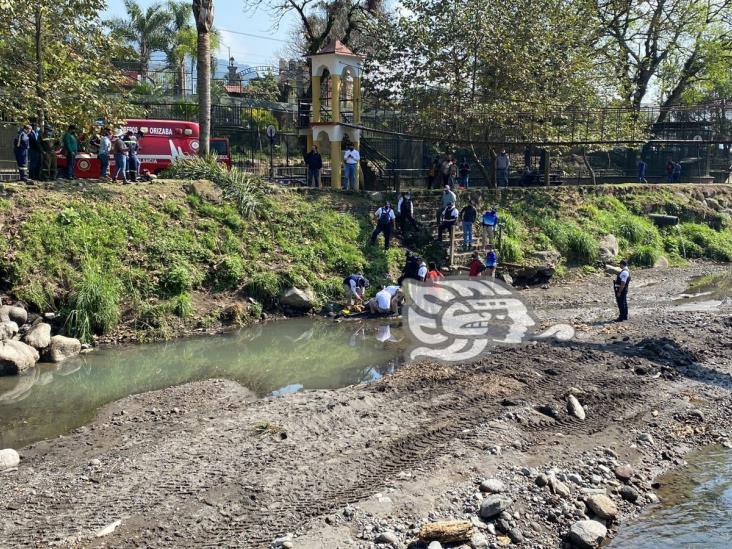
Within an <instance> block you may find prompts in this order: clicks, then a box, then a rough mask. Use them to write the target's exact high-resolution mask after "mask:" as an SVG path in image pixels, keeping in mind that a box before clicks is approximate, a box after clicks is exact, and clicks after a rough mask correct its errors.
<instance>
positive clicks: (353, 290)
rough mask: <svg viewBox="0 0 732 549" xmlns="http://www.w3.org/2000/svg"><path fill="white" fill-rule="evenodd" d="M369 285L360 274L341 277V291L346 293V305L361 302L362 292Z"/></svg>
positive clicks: (349, 305)
mask: <svg viewBox="0 0 732 549" xmlns="http://www.w3.org/2000/svg"><path fill="white" fill-rule="evenodd" d="M368 287H369V281H368V279H367V278H366V277H364V276H362V275H360V274H352V275H350V276H347V277H346V278H344V279H343V291H344V293H345V295H346V306H348V307H351V306H353V305H354V304H355V303H362V302H363V294H364V293H365V292H366V288H368Z"/></svg>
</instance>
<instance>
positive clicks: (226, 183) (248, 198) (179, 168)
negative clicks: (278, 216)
mask: <svg viewBox="0 0 732 549" xmlns="http://www.w3.org/2000/svg"><path fill="white" fill-rule="evenodd" d="M163 177H166V178H171V179H189V180H197V179H206V180H208V181H211V182H212V183H214V184H215V185H217V186H218V187H220V188H221V190H222V191H223V195H224V198H225V199H227V200H229V201H230V202H231V203H232V204H233V205H234V207H236V209H237V211H238V212H239V214H240V215H241V216H242V217H244V218H251V217H252V216H253V215H254V214H255V212H257V211H258V210H259V208H260V206H262V203H263V199H264V187H265V183H264V181H263V180H262V179H260V178H258V177H255V176H252V175H250V174H247V173H244V172H242V171H239V170H237V169H236V168H234V169H232V170H228V169H227V168H226V166H225V165H224V164H222V163H220V162H219V161H218V160H217V157H216V155H215V154H213V155H209V156H208V157H206V158H201V157H199V156H187V157H184V158H180V159H178V160H176V161H175V162H173V164H171V166H170V167H169V168H168V169H167V170H165V172H164V173H163Z"/></svg>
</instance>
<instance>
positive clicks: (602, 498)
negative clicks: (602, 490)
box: [586, 494, 618, 520]
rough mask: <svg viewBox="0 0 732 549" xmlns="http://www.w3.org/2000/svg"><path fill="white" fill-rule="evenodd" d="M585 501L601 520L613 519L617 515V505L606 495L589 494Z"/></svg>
mask: <svg viewBox="0 0 732 549" xmlns="http://www.w3.org/2000/svg"><path fill="white" fill-rule="evenodd" d="M586 503H587V507H589V509H590V511H592V512H593V513H594V514H595V515H597V516H598V517H599V518H601V519H603V520H613V519H614V518H615V517H617V516H618V506H617V505H615V503H614V502H613V500H611V499H610V498H609V497H607V496H606V495H603V494H596V495H593V496H590V497H589V498H587V502H586Z"/></svg>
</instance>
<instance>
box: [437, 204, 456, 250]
mask: <svg viewBox="0 0 732 549" xmlns="http://www.w3.org/2000/svg"><path fill="white" fill-rule="evenodd" d="M458 217H460V212H458V210H457V208H456V207H455V204H454V203H453V202H450V203H449V204H448V205H447V206H446V207H445V209H444V210H443V211H442V215H441V218H442V223H440V226H439V227H438V229H437V240H438V241H440V240H442V233H443V232H445V231H446V230H447V231H449V230H451V229H452V228H453V227H454V226H455V223H457V220H458Z"/></svg>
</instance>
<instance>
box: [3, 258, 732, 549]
mask: <svg viewBox="0 0 732 549" xmlns="http://www.w3.org/2000/svg"><path fill="white" fill-rule="evenodd" d="M725 271H728V268H727V267H724V266H714V265H708V264H706V265H704V264H702V265H695V266H692V267H690V268H688V269H671V270H667V269H651V270H638V271H636V272H635V273H634V279H633V280H634V282H633V287H634V289H635V292H636V293H635V294H633V296H632V297H631V320H630V321H629V322H628V323H623V324H608V323H605V322H603V320H609V319H611V318H613V314H614V311H613V310H612V308H611V307H609V306H608V304H607V302H606V301H605V300H608V299H609V298H610V296H609V291H608V289H607V288H608V284H609V283H610V280H609V278H608V277H604V276H600V275H596V276H590V277H585V278H583V279H581V280H578V281H574V282H567V284H566V286H565V287H564V288H559V287H556V288H551V289H549V290H541V289H538V288H537V289H532V290H527V291H525V292H523V293H522V295H523V296H524V297H525V298H526V299H527V300H529V301H530V302H531V303H532V304H534V305H535V306H536V307H537V309H538V310H537V314H538V316H539V317H540V318H541V319H542V320H544V321H546V322H547V323H549V322H553V321H555V320H563V321H566V320H567V319H576V321H573V322H572V323H573V325H574V326H575V329H576V331H577V336H576V338H575V340H573V341H571V342H566V343H560V342H552V343H550V342H537V343H533V344H528V345H524V346H520V347H515V348H501V349H496V350H495V351H493V352H492V353H490V354H489V355H488V356H485V357H484V358H483V359H482V360H481V361H479V362H477V363H474V364H465V365H452V366H444V365H438V364H431V363H419V364H413V365H410V366H407V367H405V368H403V369H401V370H399V371H397V372H396V373H395V374H394V375H391V376H389V377H387V378H384V379H383V380H381V381H378V382H376V383H374V384H371V385H366V386H361V385H359V386H355V387H350V388H345V389H341V390H337V391H313V392H304V393H297V394H290V395H285V396H282V397H278V398H265V399H263V400H259V401H256V402H252V401H251V398H250V393H249V391H248V390H247V389H245V388H243V387H241V386H240V385H238V384H236V383H234V382H231V381H220V380H211V381H205V382H197V383H192V384H187V385H183V386H180V387H175V388H169V389H165V390H162V391H155V392H151V393H145V394H142V395H136V396H132V397H128V398H125V399H123V400H120V401H118V402H116V403H114V404H111V405H109V406H107V407H105V408H104V409H103V410H102V411H101V412H100V413H99V415H98V417H97V419H96V420H95V421H94V422H92V423H91V424H90V425H88V426H87V427H84V428H81V429H78V430H77V431H76V432H74V433H72V434H70V435H68V436H64V437H60V438H58V439H54V440H50V441H44V442H39V443H36V444H33V445H31V446H28V447H26V448H23V449H21V457H22V461H21V464H20V467H19V469H18V470H17V471H16V472H11V473H6V474H5V475H3V478H2V480H3V487H4V489H3V491H2V493H0V507H2V508H4V509H6V510H7V511H6V512H5V513H3V515H2V516H0V535H1V537H2V539H3V540H5V541H6V542H7V543H9V544H10V545H11V546H17V545H24V544H30V545H33V544H35V545H45V544H51V543H53V544H55V545H59V546H82V547H87V546H88V547H93V546H101V545H104V546H110V547H122V546H132V545H134V544H136V543H144V544H146V545H154V546H156V547H166V546H167V547H181V546H202V545H236V546H241V547H266V546H268V545H269V544H270V543H272V542H273V541H274V540H275V539H276V538H279V537H281V536H283V535H286V534H288V533H291V534H292V538H293V541H292V544H293V545H292V546H294V547H297V548H303V547H323V548H326V547H327V548H332V547H339V546H340V547H346V546H352V547H364V548H365V547H374V546H375V543H376V542H377V540H382V541H388V542H390V543H392V542H393V544H394V545H395V546H406V545H407V544H409V543H417V540H418V530H419V528H420V526H421V525H422V524H424V523H427V522H433V521H437V520H446V519H466V520H469V521H471V522H472V524H473V525H474V527H473V529H474V531H473V533H472V534H473V535H472V542H470V543H472V545H473V546H474V547H486V546H490V545H495V546H499V545H503V544H511V543H513V544H521V545H522V546H527V547H556V546H558V545H559V544H560V540H561V539H563V538H564V537H565V536H566V535H567V534H568V532H569V531H570V528H571V527H572V525H574V524H575V523H576V522H578V521H581V520H585V519H586V518H588V517H596V515H597V510H596V509H595V510H594V511H593V510H588V508H587V504H588V503H589V501H588V503H586V500H588V498H594V500H598V498H596V497H595V496H597V495H599V491H601V490H604V492H605V493H606V494H607V496H608V498H609V499H610V500H611V501H610V505H607V502H603V501H602V498H600V499H599V500H598V501H600V503H602V504H603V505H602V506H603V508H604V511H602V512H603V513H606V515H607V516H608V517H611V516H612V519H610V520H603V522H606V524H607V526H608V531H607V537H612V535H613V534H614V532H616V531H617V525H618V524H619V522H621V521H622V520H624V519H625V518H627V517H629V516H634V515H636V514H638V513H639V512H640V511H641V510H642V509H643V508H644V507H645V506H646V505H649V504H650V503H651V502H652V501H653V500H654V497H655V496H654V493H653V486H652V483H653V479H654V478H655V476H656V475H657V474H658V473H660V472H661V471H663V470H666V469H669V468H671V467H675V466H678V465H680V464H681V463H682V462H683V455H684V454H685V453H686V452H687V451H689V450H690V449H693V448H696V447H698V446H700V445H704V444H708V443H712V442H716V443H729V441H730V434H732V431H731V430H730V429H732V425H731V422H732V420H731V419H730V418H729V414H728V410H729V406H730V404H732V399H731V398H730V392H729V391H730V387H731V386H732V383H730V380H731V379H732V378H731V376H732V336H731V335H730V334H731V331H730V327H731V326H730V316H729V315H730V308H729V300H728V299H727V300H726V301H722V302H721V303H718V304H717V305H714V306H711V305H709V304H705V303H704V296H701V297H699V299H701V301H697V300H695V299H694V298H691V299H684V298H682V299H681V300H680V301H679V300H677V299H676V298H679V297H680V293H684V290H685V288H686V286H687V284H688V283H689V281H690V280H691V278H692V277H696V276H699V275H702V274H714V273H719V272H725ZM700 293H704V292H700ZM598 299H599V300H603V301H602V302H598V301H597V300H598ZM692 304H697V305H698V307H694V306H689V305H692ZM588 311H589V312H588ZM292 352H297V350H296V349H293V351H292ZM570 394H573V395H575V397H576V398H577V399H578V401H579V402H580V403H581V405H582V406H583V408H584V412H585V414H586V418H585V419H584V420H579V419H578V418H577V417H574V416H571V415H569V414H568V413H567V411H566V410H567V399H568V395H570ZM626 465H629V466H630V469H628V468H626V467H624V466H626ZM542 476H544V477H546V478H544V479H542V478H541V477H542ZM484 481H488V482H484ZM544 481H546V482H547V483H549V484H550V485H551V486H552V488H549V487H546V486H540V484H543V483H544ZM537 482H538V483H537ZM481 484H482V486H483V490H486V491H487V492H485V493H482V494H481ZM490 491H499V492H500V495H501V498H494V500H493V501H494V504H495V505H494V506H493V509H494V510H495V509H498V508H500V507H505V509H502V511H503V512H504V513H505V514H503V515H495V516H492V517H490V518H487V519H485V520H484V519H481V518H480V507H481V504H483V500H484V499H486V497H488V492H490ZM502 498H506V499H505V500H503V499H502ZM499 500H500V503H498V502H499ZM508 500H510V503H509V501H508ZM594 500H593V501H594ZM631 500H634V501H632V502H631ZM596 503H597V501H595V503H592V504H590V505H591V506H592V505H595V504H596ZM484 506H485V505H484ZM614 508H616V509H614ZM483 514H484V516H487V515H488V514H489V513H488V512H487V511H486V512H484V513H483ZM117 521H120V522H119V523H118V522H117ZM113 524H116V525H117V526H116V527H115V528H114V529H112V528H107V529H106V530H105V527H107V526H109V525H113ZM494 532H495V534H494ZM101 534H104V535H103V536H102V537H96V536H97V535H101ZM287 543H288V542H287V541H284V540H283V544H281V546H286V545H287ZM460 545H461V544H460V543H456V544H453V546H460ZM413 546H414V547H419V546H420V545H413ZM421 546H423V547H426V543H424V544H422V545H421ZM445 546H450V545H449V544H445Z"/></svg>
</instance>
